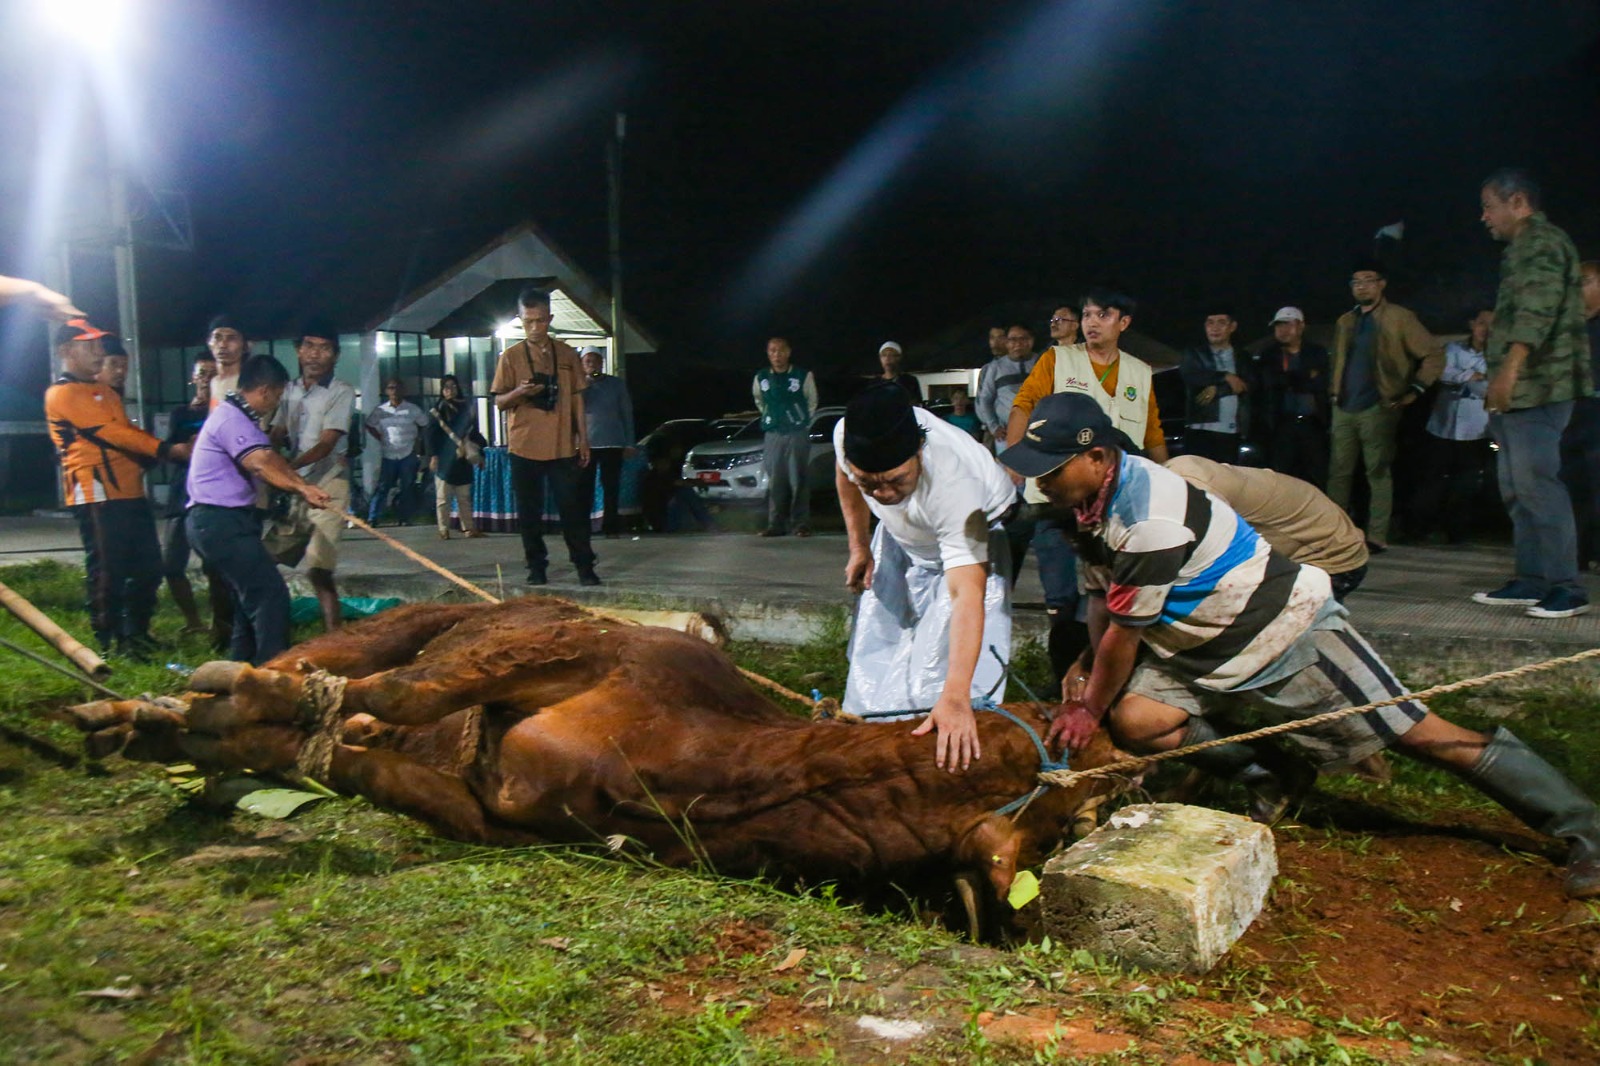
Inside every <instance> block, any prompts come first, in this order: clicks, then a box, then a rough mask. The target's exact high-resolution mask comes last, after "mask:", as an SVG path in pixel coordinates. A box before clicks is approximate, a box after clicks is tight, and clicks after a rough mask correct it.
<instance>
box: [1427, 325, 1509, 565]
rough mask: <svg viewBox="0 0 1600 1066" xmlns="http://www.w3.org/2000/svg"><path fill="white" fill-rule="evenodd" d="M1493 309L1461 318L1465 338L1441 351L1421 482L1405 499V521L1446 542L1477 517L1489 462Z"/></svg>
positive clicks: (1459, 538)
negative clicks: (1487, 398) (1488, 352)
mask: <svg viewBox="0 0 1600 1066" xmlns="http://www.w3.org/2000/svg"><path fill="white" fill-rule="evenodd" d="M1493 325H1494V312H1493V311H1492V310H1489V309H1487V308H1485V309H1483V310H1480V311H1478V312H1477V314H1475V315H1473V316H1472V318H1470V319H1468V320H1467V329H1468V330H1469V331H1470V332H1469V334H1468V338H1467V339H1466V340H1465V341H1451V342H1450V343H1449V344H1448V345H1446V346H1445V350H1444V371H1443V372H1442V373H1440V375H1439V395H1438V396H1437V397H1436V398H1435V399H1434V401H1433V411H1432V412H1430V413H1429V415H1428V426H1427V430H1428V436H1427V438H1426V441H1425V443H1426V445H1427V448H1426V450H1425V451H1424V452H1423V454H1422V465H1423V470H1424V474H1423V481H1422V487H1421V488H1419V489H1418V490H1417V493H1416V495H1415V497H1414V498H1413V500H1412V501H1411V506H1412V519H1411V525H1412V528H1413V529H1414V530H1416V531H1417V532H1418V533H1425V532H1430V531H1432V530H1434V529H1443V530H1444V535H1445V538H1446V539H1447V540H1449V542H1450V543H1451V544H1460V543H1462V542H1464V541H1465V540H1466V539H1467V532H1468V530H1470V529H1471V528H1472V527H1473V525H1474V524H1476V522H1477V519H1478V513H1477V512H1478V508H1477V506H1476V503H1477V500H1478V497H1479V495H1480V494H1481V492H1482V489H1483V477H1484V471H1485V470H1486V469H1487V468H1488V465H1489V413H1488V412H1487V411H1485V410H1484V408H1483V397H1484V395H1485V394H1486V393H1487V392H1488V391H1489V363H1488V359H1487V358H1486V357H1485V355H1484V349H1485V348H1486V347H1487V346H1488V342H1489V329H1490V327H1491V326H1493Z"/></svg>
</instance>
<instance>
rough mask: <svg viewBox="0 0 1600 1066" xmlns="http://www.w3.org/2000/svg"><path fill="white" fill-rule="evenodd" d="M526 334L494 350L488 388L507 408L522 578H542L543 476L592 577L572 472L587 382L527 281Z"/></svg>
mask: <svg viewBox="0 0 1600 1066" xmlns="http://www.w3.org/2000/svg"><path fill="white" fill-rule="evenodd" d="M517 314H518V316H519V317H520V318H521V319H522V329H523V333H524V336H525V338H526V339H525V340H521V341H518V342H517V343H516V344H513V345H511V346H510V347H508V348H507V349H506V350H505V351H504V352H502V353H501V354H500V362H499V363H498V364H497V365H496V366H495V369H494V381H493V382H492V383H490V385H489V391H490V392H492V393H493V394H494V405H495V406H496V407H498V408H499V409H500V410H502V411H504V412H506V428H507V435H508V437H509V444H510V451H511V484H512V488H513V489H514V490H515V491H516V494H517V521H518V523H519V524H520V525H521V527H522V552H523V555H524V556H525V557H526V559H527V561H528V584H530V585H544V584H548V583H549V578H548V577H547V576H546V571H547V568H548V564H549V558H550V557H549V552H548V551H547V550H546V548H545V546H544V535H543V532H542V529H541V527H542V526H543V524H544V499H545V484H546V482H548V483H549V485H550V488H551V491H552V492H553V493H554V494H555V498H556V511H557V513H558V514H559V515H560V516H561V536H562V538H563V539H564V540H565V541H566V542H567V554H568V555H569V556H570V557H571V559H572V565H573V566H574V567H576V568H577V571H578V584H580V585H598V584H600V577H599V575H598V574H596V573H595V572H594V563H595V555H594V550H593V549H592V548H591V547H590V546H589V504H588V503H587V502H585V501H584V500H582V499H581V498H580V497H581V493H580V491H579V490H580V482H582V481H583V480H584V479H582V478H580V477H579V471H580V469H581V468H582V467H586V466H588V465H589V436H588V427H587V425H586V424H585V419H584V410H583V389H584V386H585V384H586V382H585V378H584V373H583V368H582V367H581V366H580V365H579V363H578V353H577V352H576V351H574V350H573V349H572V347H571V346H570V345H568V344H564V343H562V342H561V341H558V340H556V339H555V338H554V337H552V336H550V321H551V314H550V294H549V293H547V292H545V291H543V290H542V289H535V288H527V289H524V290H522V292H521V294H520V295H518V297H517Z"/></svg>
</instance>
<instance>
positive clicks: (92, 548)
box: [72, 496, 161, 650]
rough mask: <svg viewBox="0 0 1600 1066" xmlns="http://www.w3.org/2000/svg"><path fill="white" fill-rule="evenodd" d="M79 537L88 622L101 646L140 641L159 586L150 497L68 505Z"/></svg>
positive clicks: (157, 545) (158, 547)
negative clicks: (71, 506) (87, 599)
mask: <svg viewBox="0 0 1600 1066" xmlns="http://www.w3.org/2000/svg"><path fill="white" fill-rule="evenodd" d="M72 510H73V513H74V514H75V515H76V516H77V519H78V536H79V537H81V538H82V540H83V556H84V558H83V566H84V578H85V584H86V587H87V590H88V594H89V624H90V625H91V626H92V627H93V629H94V635H95V639H97V640H98V641H99V642H100V647H101V649H102V650H103V649H106V648H109V647H110V646H111V643H112V641H113V640H123V641H127V640H133V641H140V640H144V639H145V638H147V637H148V636H149V635H150V616H151V615H153V614H154V613H155V610H156V593H157V592H158V591H160V589H161V542H160V541H159V540H157V539H156V520H155V516H154V515H153V514H152V513H151V511H150V501H149V500H146V499H145V498H144V497H143V496H141V497H139V498H138V499H136V500H107V501H106V502H104V503H85V504H79V505H78V506H76V507H74V508H73V509H72Z"/></svg>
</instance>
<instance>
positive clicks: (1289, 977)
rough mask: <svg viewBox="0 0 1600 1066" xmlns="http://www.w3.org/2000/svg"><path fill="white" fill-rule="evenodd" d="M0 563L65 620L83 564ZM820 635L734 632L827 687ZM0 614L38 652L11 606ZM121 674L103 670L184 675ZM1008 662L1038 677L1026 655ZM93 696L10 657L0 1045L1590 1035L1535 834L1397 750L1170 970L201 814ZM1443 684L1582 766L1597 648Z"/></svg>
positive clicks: (71, 1054)
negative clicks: (1514, 671) (77, 723)
mask: <svg viewBox="0 0 1600 1066" xmlns="http://www.w3.org/2000/svg"><path fill="white" fill-rule="evenodd" d="M0 580H3V581H5V582H6V583H7V584H10V585H11V586H12V587H14V588H16V589H17V590H18V591H19V592H21V593H23V594H24V595H27V596H29V597H30V598H32V599H33V600H34V602H36V603H37V604H38V605H39V606H40V607H41V608H42V609H44V610H46V611H47V612H49V613H50V614H51V615H52V616H53V617H55V618H56V619H57V620H58V621H59V622H61V623H62V624H63V625H64V626H66V627H67V628H69V629H70V630H72V631H73V632H74V633H76V634H77V635H79V636H80V637H86V636H87V633H86V632H85V630H84V626H83V615H82V611H81V598H82V591H81V573H80V572H77V571H73V570H71V569H69V568H66V567H62V566H57V565H49V564H41V565H30V566H24V567H10V568H5V569H0ZM179 624H180V623H179V622H178V619H177V616H176V613H175V612H174V611H173V610H172V609H171V608H170V605H168V604H166V603H165V602H164V603H163V609H162V611H161V612H160V614H159V615H158V619H157V635H158V637H160V638H162V639H167V640H172V641H173V642H174V644H175V647H174V649H173V650H172V651H171V652H170V653H168V656H167V658H168V659H170V660H171V661H172V662H174V663H177V664H180V665H183V666H187V667H193V666H194V665H196V664H197V663H199V662H201V661H203V660H204V659H206V658H208V657H209V654H208V653H207V651H206V649H205V648H204V646H203V644H202V643H201V642H200V640H199V638H188V637H184V638H180V636H179V634H178V632H177V630H178V626H179ZM842 634H843V630H842V624H841V625H840V626H839V627H836V629H835V631H834V632H833V633H831V634H830V635H829V636H828V637H826V638H824V639H823V640H821V641H818V642H816V643H814V644H812V645H808V646H806V647H803V648H771V647H755V646H739V647H736V648H735V649H734V654H735V657H736V658H738V659H739V660H740V662H741V663H742V664H743V665H746V666H748V667H750V668H752V669H755V670H759V671H761V672H763V673H766V674H768V675H769V676H772V677H774V678H776V679H777V680H779V681H781V682H783V683H784V684H786V685H789V686H790V687H792V688H796V689H802V690H809V689H810V688H813V687H816V688H821V689H822V690H823V691H824V692H828V693H830V694H837V693H838V692H839V691H841V690H842V687H843V675H844V662H843V655H842ZM0 636H3V637H5V638H6V639H8V640H12V641H14V642H17V643H19V644H23V645H25V646H28V647H30V648H36V649H40V650H42V647H43V646H42V644H41V643H40V642H38V641H37V640H36V639H35V638H33V637H32V635H31V634H28V633H27V632H26V631H25V630H24V629H23V628H22V627H21V626H20V625H18V624H16V623H14V622H13V621H12V620H10V619H9V617H7V618H0ZM115 665H116V667H117V670H116V674H115V677H114V679H113V681H112V685H113V687H116V688H118V689H119V690H120V691H124V692H128V693H134V692H140V691H175V690H180V689H181V688H182V678H181V676H180V675H179V674H178V673H176V672H174V671H171V670H168V669H167V668H166V666H165V665H164V664H156V665H150V666H136V665H134V664H129V663H125V662H117V663H115ZM1397 665H1400V666H1402V667H1404V666H1406V665H1407V664H1397ZM1426 669H1427V668H1426V665H1425V664H1420V665H1418V666H1417V667H1416V668H1415V669H1414V670H1412V671H1409V672H1407V671H1404V670H1403V671H1402V672H1403V673H1407V676H1409V677H1411V678H1412V680H1414V681H1422V680H1427V681H1432V680H1437V679H1436V678H1433V677H1431V676H1427V674H1426ZM1020 672H1021V674H1022V676H1023V677H1024V679H1025V680H1026V681H1027V682H1028V684H1029V685H1031V686H1033V687H1034V688H1035V689H1036V690H1040V691H1042V685H1043V681H1044V674H1045V666H1044V661H1043V656H1042V654H1041V653H1040V652H1039V651H1038V649H1036V648H1029V649H1027V650H1025V651H1024V653H1023V654H1022V657H1021V666H1020ZM84 695H85V692H84V690H83V689H82V688H81V687H80V686H75V685H74V684H73V683H72V682H71V681H70V680H68V679H66V678H63V677H60V676H59V675H56V674H53V673H51V672H49V671H48V670H46V669H45V668H43V667H40V666H37V665H35V664H33V663H31V662H27V661H26V660H22V659H20V658H18V657H16V656H14V655H12V654H11V653H10V652H7V651H4V650H3V649H0V824H3V825H4V830H3V832H0V1061H4V1062H85V1063H87V1062H102V1061H104V1062H141V1063H155V1062H219V1063H255V1062H260V1063H286V1062H294V1063H301V1064H310V1063H345V1062H374V1063H376V1062H427V1063H434V1062H496V1061H507V1062H523V1061H540V1062H574V1063H576V1062H584V1063H588V1062H594V1063H613V1062H614V1063H766V1062H771V1063H782V1062H800V1061H840V1062H850V1063H854V1062H913V1063H943V1062H973V1063H989V1062H994V1063H1010V1062H1017V1063H1032V1062H1077V1061H1104V1062H1128V1063H1152V1064H1154V1063H1174V1062H1178V1063H1200V1062H1229V1063H1231V1062H1244V1063H1266V1062H1289V1063H1365V1062H1432V1063H1444V1062H1506V1063H1520V1062H1535V1061H1544V1062H1575V1063H1576V1062H1587V1063H1592V1062H1595V1061H1600V1024H1597V1020H1596V1019H1597V1015H1596V1010H1597V1009H1600V993H1597V991H1596V989H1595V986H1594V982H1595V980H1596V972H1597V970H1600V926H1597V925H1596V922H1595V916H1594V914H1593V913H1592V912H1591V910H1590V908H1588V907H1585V906H1571V905H1568V904H1567V903H1566V902H1565V901H1564V900H1562V899H1561V898H1560V895H1559V872H1558V871H1555V870H1553V869H1552V868H1551V867H1550V865H1549V863H1548V862H1547V861H1546V860H1545V859H1544V858H1542V857H1540V856H1539V855H1537V854H1529V853H1528V851H1527V850H1525V849H1526V848H1532V849H1535V850H1537V849H1539V848H1541V847H1549V846H1550V845H1549V844H1548V842H1540V841H1537V840H1534V839H1532V838H1530V837H1529V835H1528V834H1527V833H1526V832H1523V831H1520V830H1518V828H1517V827H1516V825H1515V823H1514V822H1512V821H1511V820H1510V819H1508V818H1506V817H1505V816H1504V815H1502V814H1500V813H1499V812H1498V809H1497V808H1495V807H1494V806H1493V805H1492V804H1489V803H1487V802H1485V801H1483V800H1481V799H1480V798H1478V797H1477V796H1476V795H1475V794H1474V793H1471V792H1470V791H1469V790H1465V789H1463V788H1462V787H1461V786H1459V785H1458V784H1457V783H1456V782H1454V781H1453V780H1451V779H1450V778H1448V777H1447V776H1445V775H1442V774H1439V773H1436V772H1433V771H1429V770H1425V769H1422V768H1419V767H1415V766H1412V765H1409V764H1405V763H1403V762H1402V760H1399V759H1396V760H1394V762H1395V780H1394V781H1393V782H1392V783H1390V784H1388V785H1385V786H1375V785H1371V784H1368V783H1366V782H1362V781H1359V780H1356V779H1354V778H1348V777H1346V778H1338V779H1333V780H1325V781H1324V782H1323V785H1322V788H1321V789H1320V790H1319V794H1318V797H1317V799H1316V800H1315V801H1313V803H1311V804H1309V805H1308V807H1307V809H1306V810H1305V811H1303V812H1301V816H1300V817H1299V819H1298V820H1297V821H1296V822H1295V823H1294V824H1293V825H1290V826H1286V827H1280V830H1279V832H1278V844H1279V852H1280V854H1279V857H1280V865H1281V867H1282V872H1281V875H1280V878H1279V881H1278V884H1277V887H1276V888H1275V890H1274V893H1273V896H1272V899H1271V900H1270V902H1269V906H1268V909H1267V911H1266V913H1265V914H1264V915H1263V916H1262V919H1261V920H1260V921H1259V922H1258V923H1257V925H1256V927H1255V928H1253V929H1252V930H1251V931H1250V932H1249V933H1248V934H1247V935H1246V937H1245V939H1244V940H1243V941H1241V942H1240V944H1239V946H1238V947H1237V948H1236V949H1235V951H1234V952H1233V953H1232V954H1231V955H1230V957H1229V958H1228V959H1227V960H1225V961H1224V962H1223V963H1222V964H1221V965H1220V966H1218V967H1217V969H1216V970H1214V971H1213V972H1212V973H1210V974H1208V975H1206V976H1204V977H1200V978H1178V977H1171V976H1161V975H1151V974H1144V973H1137V972H1128V971H1124V970H1122V969H1120V968H1118V967H1117V966H1115V965H1113V964H1111V963H1109V962H1107V961H1106V960H1104V959H1098V958H1095V957H1092V956H1090V955H1088V954H1086V953H1084V952H1081V951H1073V950H1071V949H1070V948H1068V947H1065V946H1063V945H1060V944H1053V943H1050V942H1049V941H1048V940H1041V941H1039V942H1036V943H1032V944H1028V945H1025V946H1020V947H1014V948H999V947H976V946H972V945H968V944H965V943H964V942H963V941H962V940H961V939H960V938H959V937H957V936H955V935H953V934H952V933H950V932H948V931H945V930H943V929H940V928H938V927H936V926H933V925H930V924H927V923H925V922H922V921H919V920H917V919H916V917H915V915H913V914H909V913H881V912H880V913H869V912H867V911H865V910H863V909H862V908H860V907H858V906H855V905H854V904H852V903H850V902H849V901H845V900H841V899H838V898H836V897H835V896H834V895H833V894H832V893H831V892H830V891H828V890H827V889H826V888H821V889H818V890H815V891H813V892H812V893H810V894H809V895H805V896H796V895H792V894H787V893H784V892H780V891H777V890H776V889H774V888H772V887H770V886H768V885H765V884H763V883H759V882H748V881H736V880H730V879H726V878H720V877H717V876H715V875H714V874H712V873H708V872H698V871H681V870H666V869H661V868H657V867H653V866H651V865H649V864H646V863H640V862H638V861H625V860H621V859H617V858H613V857H610V856H607V855H601V854H596V853H594V852H591V851H585V850H582V849H575V848H542V849H523V850H509V849H483V848H476V847H469V846H465V845H461V844H456V843H452V842H449V841H442V840H438V839H436V838H434V837H431V836H429V835H428V834H427V833H425V832H424V831H423V830H422V829H421V828H420V827H419V826H418V825H416V824H415V823H413V822H410V821H409V820H407V819H405V818H402V817H399V816H396V815H392V814H389V813H387V812H384V811H379V810H376V809H374V808H372V807H371V806H369V805H367V804H365V803H364V802H361V801H350V800H343V799H339V800H329V801H326V802H322V803H318V804H315V805H312V806H310V807H307V808H305V809H303V810H302V811H301V812H300V813H298V814H296V815H295V816H294V817H293V818H291V819H288V820H281V821H280V820H273V819H267V818H259V817H255V816H252V815H248V814H246V813H243V812H238V811H231V812H218V811H215V810H211V809H208V808H207V807H205V806H203V805H201V804H200V803H198V802H196V801H194V800H193V799H191V797H190V796H189V795H188V794H187V793H186V792H185V791H184V790H182V789H181V788H180V787H178V786H177V785H176V784H174V783H173V782H172V781H171V780H169V775H168V774H167V773H166V772H164V771H163V770H162V769H161V768H159V767H151V766H138V765H133V764H128V763H123V762H120V761H117V760H112V761H108V762H107V763H105V764H104V765H97V764H90V763H86V762H83V761H82V760H81V759H80V758H79V757H78V752H79V750H80V748H79V741H78V737H77V735H76V733H75V732H73V731H71V730H70V729H68V728H67V727H66V726H64V725H62V724H60V723H58V722H55V721H52V720H51V719H49V718H48V717H47V716H46V714H45V712H46V711H47V710H48V708H50V707H51V706H53V705H59V704H61V703H63V702H70V701H76V700H77V699H80V698H83V696H84ZM1438 707H1439V709H1440V710H1442V711H1445V712H1446V713H1447V714H1450V715H1452V716H1454V717H1457V718H1459V719H1461V720H1463V721H1465V722H1468V723H1471V724H1474V725H1479V726H1485V725H1488V724H1491V723H1493V722H1495V721H1501V720H1508V721H1510V722H1512V723H1513V724H1514V727H1515V728H1516V729H1517V731H1518V732H1519V734H1520V735H1522V736H1523V737H1524V738H1525V739H1527V740H1528V741H1529V742H1530V743H1531V744H1533V745H1534V746H1535V747H1537V748H1539V749H1540V750H1541V751H1543V752H1544V753H1546V754H1547V755H1549V756H1550V757H1551V758H1552V759H1553V760H1554V761H1556V762H1558V763H1559V764H1561V765H1563V766H1564V768H1566V769H1567V770H1568V771H1569V772H1571V773H1572V775H1573V776H1574V777H1575V778H1576V779H1578V780H1579V781H1580V782H1581V783H1583V784H1584V785H1585V786H1586V787H1587V788H1589V789H1590V791H1591V792H1593V791H1597V790H1600V760H1597V759H1596V754H1597V752H1596V747H1597V746H1600V736H1597V731H1596V730H1594V729H1593V727H1592V723H1593V722H1594V721H1595V720H1596V715H1597V714H1600V692H1597V687H1596V684H1595V681H1594V675H1593V674H1592V673H1590V674H1585V675H1576V676H1575V675H1559V674H1557V675H1545V676H1542V677H1540V678H1538V679H1535V680H1531V681H1525V682H1523V683H1521V684H1519V685H1517V686H1515V687H1514V688H1511V687H1502V688H1499V689H1494V690H1482V691H1481V692H1478V693H1468V694H1461V695H1458V696H1455V697H1452V698H1451V699H1450V700H1449V701H1448V702H1444V701H1441V703H1440V704H1439V705H1438ZM873 728H881V727H873ZM1217 798H1218V799H1219V801H1220V802H1221V803H1223V804H1224V805H1228V804H1229V803H1233V802H1235V800H1236V797H1231V796H1228V795H1226V794H1222V795H1220V796H1219V797H1217ZM1508 841H1509V842H1512V843H1519V844H1522V845H1524V850H1515V849H1511V848H1508V847H1506V846H1505V845H1506V843H1507V842H1508ZM864 1017H870V1018H872V1019H876V1021H869V1022H868V1023H867V1025H866V1026H864V1025H863V1024H862V1019H863V1018H864ZM891 1023H893V1024H901V1025H907V1024H911V1023H914V1025H915V1026H916V1027H920V1028H918V1029H917V1031H916V1032H915V1034H914V1035H911V1036H909V1037H907V1038H903V1039H902V1038H897V1036H896V1035H894V1034H891V1033H889V1032H888V1031H887V1030H885V1029H884V1028H883V1026H884V1025H889V1024H891ZM873 1025H876V1026H878V1028H877V1029H873V1028H870V1027H869V1026H873Z"/></svg>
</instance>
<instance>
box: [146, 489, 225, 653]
mask: <svg viewBox="0 0 1600 1066" xmlns="http://www.w3.org/2000/svg"><path fill="white" fill-rule="evenodd" d="M187 516H188V511H187V510H185V511H184V513H183V514H176V515H168V516H167V520H166V526H167V531H166V532H167V535H166V541H165V542H164V543H163V544H162V545H161V576H162V577H164V578H166V579H167V580H168V581H172V580H173V579H175V578H186V577H188V576H189V554H190V552H191V551H192V550H193V549H192V548H191V547H190V545H189V528H188V518H187ZM200 569H201V570H203V571H204V572H205V575H206V585H207V592H206V597H207V599H209V600H210V601H211V632H213V633H217V632H223V631H227V630H230V629H232V628H233V590H232V589H231V588H229V587H228V582H227V580H226V579H224V578H223V576H222V574H221V573H220V572H218V570H217V568H216V567H214V566H212V565H211V564H210V563H208V562H206V561H205V560H204V559H201V560H200Z"/></svg>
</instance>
